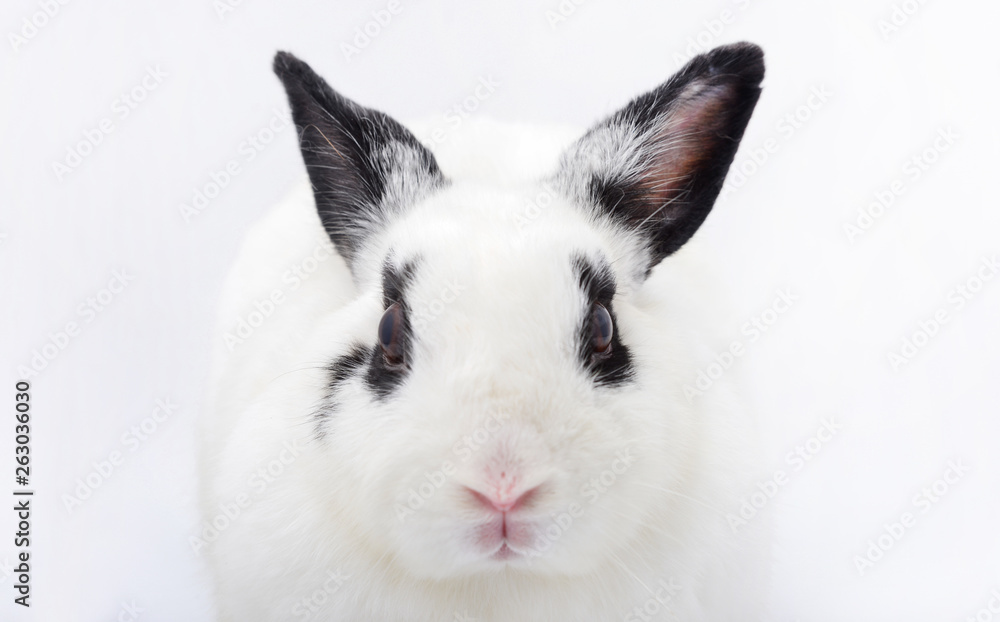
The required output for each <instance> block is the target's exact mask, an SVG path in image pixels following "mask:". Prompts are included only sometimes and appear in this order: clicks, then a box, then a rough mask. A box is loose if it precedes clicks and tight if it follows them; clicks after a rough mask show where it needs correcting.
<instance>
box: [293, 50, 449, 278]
mask: <svg viewBox="0 0 1000 622" xmlns="http://www.w3.org/2000/svg"><path fill="white" fill-rule="evenodd" d="M274 72H275V73H276V74H278V78H280V79H281V82H282V83H283V84H284V85H285V91H286V92H287V94H288V102H289V104H291V108H292V118H293V119H294V121H295V127H296V128H297V129H298V134H299V146H300V147H301V150H302V158H303V159H304V160H305V163H306V169H307V170H308V171H309V179H310V180H311V181H312V186H313V192H314V194H315V197H316V208H317V210H318V211H319V216H320V219H321V220H322V222H323V226H324V227H325V228H326V231H327V233H328V234H329V235H330V239H331V240H333V243H334V245H335V246H336V247H337V250H338V252H339V253H340V254H341V255H342V256H343V257H344V259H345V260H346V261H347V263H348V265H352V264H353V260H354V259H355V258H356V257H357V255H358V253H359V251H360V250H361V248H362V247H363V245H364V243H365V240H366V239H367V238H368V237H369V236H370V235H371V234H372V233H374V232H376V231H378V230H379V229H380V228H381V227H383V226H384V225H385V224H386V222H387V220H388V219H390V218H391V217H392V216H393V215H394V214H396V213H398V212H399V211H400V210H402V209H403V208H405V207H406V206H407V205H409V204H410V203H412V202H414V201H416V200H417V199H419V198H420V197H421V196H423V195H424V194H425V193H427V192H428V191H430V190H432V189H434V188H436V187H438V186H439V185H441V184H442V183H443V182H444V178H443V176H442V175H441V171H440V169H438V165H437V162H436V161H435V160H434V156H433V155H431V153H430V152H429V151H428V150H427V149H425V148H424V147H423V146H422V145H421V144H420V142H419V141H417V139H416V138H415V137H414V136H413V134H411V133H410V132H409V131H407V130H406V128H404V127H403V126H402V125H400V124H399V123H397V122H396V121H395V120H393V119H392V118H390V117H389V116H388V115H386V114H383V113H381V112H378V111H376V110H370V109H368V108H363V107H361V106H359V105H358V104H356V103H354V102H352V101H351V100H349V99H347V98H345V97H343V96H341V95H340V94H339V93H337V92H335V91H334V90H333V89H331V88H330V86H329V85H328V84H327V83H326V82H325V81H324V80H323V78H321V77H319V76H318V75H317V74H316V72H314V71H313V70H312V68H311V67H309V65H307V64H305V63H304V62H302V61H301V60H299V59H298V58H296V57H295V56H293V55H291V54H289V53H288V52H278V54H277V55H276V56H275V57H274Z"/></svg>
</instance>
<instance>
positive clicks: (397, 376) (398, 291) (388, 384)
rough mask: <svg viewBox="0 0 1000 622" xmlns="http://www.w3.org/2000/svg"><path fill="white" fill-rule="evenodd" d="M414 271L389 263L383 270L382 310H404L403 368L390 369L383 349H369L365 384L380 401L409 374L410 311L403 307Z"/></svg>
mask: <svg viewBox="0 0 1000 622" xmlns="http://www.w3.org/2000/svg"><path fill="white" fill-rule="evenodd" d="M415 270H416V266H415V264H414V263H413V262H412V261H411V262H407V263H404V264H403V265H402V266H401V267H398V268H397V267H396V266H394V265H393V264H392V263H390V262H389V261H386V263H385V265H384V266H382V308H383V309H388V308H389V305H391V304H393V303H397V302H398V303H399V304H400V305H401V306H402V307H403V324H402V327H401V330H402V331H403V332H402V335H401V337H400V339H401V341H400V345H401V346H402V352H403V361H404V363H403V365H402V366H393V365H389V363H388V362H387V361H386V360H385V355H384V354H383V353H382V348H381V347H380V346H379V344H378V343H376V344H375V346H374V347H373V348H372V349H371V354H370V355H369V359H370V361H371V362H370V364H369V365H368V373H367V374H366V376H365V381H366V382H367V383H368V387H369V388H370V389H371V390H372V393H374V394H375V396H376V397H378V398H379V399H385V398H387V397H388V396H389V395H390V394H391V393H392V391H393V390H394V389H395V388H396V387H398V386H399V385H400V384H402V383H403V380H404V379H405V378H406V376H407V375H408V373H409V371H410V357H411V356H412V355H413V344H412V341H413V333H412V329H411V325H410V317H409V316H410V307H409V305H408V304H407V303H406V288H407V286H408V285H409V284H410V281H412V280H413V274H414V272H415Z"/></svg>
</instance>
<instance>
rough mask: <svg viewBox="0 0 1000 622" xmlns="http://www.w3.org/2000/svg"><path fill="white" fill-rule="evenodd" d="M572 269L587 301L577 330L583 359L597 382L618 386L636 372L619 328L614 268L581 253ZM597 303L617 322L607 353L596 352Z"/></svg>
mask: <svg viewBox="0 0 1000 622" xmlns="http://www.w3.org/2000/svg"><path fill="white" fill-rule="evenodd" d="M573 270H574V271H575V272H576V275H577V278H578V279H579V281H580V289H581V290H583V293H584V296H585V298H586V300H587V306H586V308H585V309H584V313H583V317H582V318H581V320H580V326H579V328H578V329H577V335H578V339H577V341H578V350H577V351H578V353H579V357H580V362H581V364H582V365H583V366H584V368H585V369H586V370H587V371H589V372H590V374H591V375H592V376H593V378H594V382H595V383H597V384H599V385H602V386H606V387H615V386H619V385H621V384H624V383H626V382H629V381H630V380H632V378H633V376H634V375H635V372H634V370H633V368H632V357H631V355H630V354H629V350H628V348H627V347H626V346H625V344H624V343H622V341H621V337H620V335H619V330H618V318H617V317H616V316H615V310H614V306H613V299H614V297H615V291H616V284H615V278H614V274H613V273H612V272H611V268H610V267H609V266H608V265H607V264H606V263H604V262H600V263H595V262H593V261H592V260H590V259H588V258H587V257H584V256H582V255H580V256H577V257H574V259H573ZM595 302H599V303H601V304H602V305H604V307H605V308H606V309H607V310H608V313H609V314H610V315H611V321H612V322H613V324H614V332H613V333H612V337H611V349H610V351H609V352H608V353H606V354H595V353H594V348H593V343H592V342H591V321H592V318H591V313H592V308H593V305H594V303H595Z"/></svg>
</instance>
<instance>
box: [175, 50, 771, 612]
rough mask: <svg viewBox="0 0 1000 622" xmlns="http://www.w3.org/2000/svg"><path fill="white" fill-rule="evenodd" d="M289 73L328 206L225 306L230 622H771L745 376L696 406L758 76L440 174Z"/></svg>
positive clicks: (745, 62)
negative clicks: (718, 243)
mask: <svg viewBox="0 0 1000 622" xmlns="http://www.w3.org/2000/svg"><path fill="white" fill-rule="evenodd" d="M274 71H275V72H276V74H277V76H278V77H279V78H280V81H281V82H282V84H283V85H284V88H285V90H286V92H287V96H288V100H289V103H290V107H291V113H292V118H293V120H294V122H295V126H296V128H297V131H298V134H299V144H300V147H301V155H302V158H303V159H304V162H305V165H306V171H307V174H308V182H309V183H305V182H304V181H303V183H302V184H301V186H300V187H299V188H298V189H297V190H296V191H295V192H293V193H292V195H291V196H290V197H289V198H288V199H287V200H286V201H284V202H283V203H281V204H280V205H279V206H278V207H276V208H275V209H274V211H273V212H271V213H270V214H268V215H267V216H265V218H264V219H263V220H262V221H261V222H260V223H259V224H257V225H256V226H254V227H253V229H252V230H251V231H250V233H249V234H248V236H247V238H246V240H245V242H244V244H243V247H242V250H241V251H240V253H239V257H238V258H237V261H236V264H235V267H234V268H233V271H232V273H231V275H230V277H229V280H228V282H227V284H226V286H225V289H224V291H223V292H222V296H221V303H220V310H219V327H220V328H219V335H220V336H219V339H218V340H217V341H216V347H217V351H216V353H215V355H216V364H215V371H214V372H213V375H212V379H211V389H210V396H209V402H208V408H207V409H206V412H205V414H204V416H203V417H202V419H201V422H200V426H201V427H200V444H201V447H200V457H199V459H200V470H201V473H202V474H203V475H202V477H201V482H200V486H201V490H200V496H201V507H202V521H201V523H200V525H199V526H198V527H197V529H195V530H193V532H192V535H191V537H190V538H189V542H190V544H191V546H192V548H193V550H194V551H195V552H196V553H197V554H198V555H199V556H201V557H203V558H205V559H206V560H207V561H208V567H209V568H210V572H211V575H212V577H213V582H214V590H215V596H216V606H217V609H218V617H219V619H221V620H226V621H240V622H246V621H251V620H329V621H333V620H335V621H337V622H351V621H372V620H378V621H408V622H409V621H412V622H418V621H419V622H427V621H432V620H433V621H435V622H441V621H455V620H459V621H461V620H468V621H472V620H475V621H482V622H487V621H489V622H503V621H512V622H529V621H545V622H553V621H562V620H567V621H583V620H585V621H605V620H607V621H611V620H626V621H637V620H684V621H692V620H740V621H741V622H747V621H750V620H759V619H763V618H762V616H764V615H765V612H764V609H765V600H766V599H765V598H764V596H765V593H766V591H767V589H768V588H767V583H768V579H767V574H768V571H767V570H768V565H769V564H768V559H769V557H768V556H769V544H768V542H769V537H768V535H767V534H768V527H767V525H768V521H767V520H765V519H764V518H759V519H754V520H750V521H742V522H743V523H745V525H741V527H740V528H739V529H737V528H735V526H734V524H733V521H732V517H733V514H734V512H736V511H737V508H738V507H739V504H740V501H741V499H742V498H743V497H744V496H745V495H747V494H749V493H751V492H754V489H753V485H754V481H753V478H752V474H753V473H755V472H756V471H755V469H756V468H758V466H759V465H756V464H755V460H756V459H757V458H756V456H757V453H756V452H757V449H756V445H755V441H754V440H753V439H754V423H753V420H752V416H751V414H750V412H749V409H748V408H746V407H745V406H744V405H743V404H744V401H743V399H742V398H741V397H740V390H739V387H738V381H737V380H736V378H737V376H735V375H730V374H726V375H724V376H723V377H721V378H719V379H718V380H717V381H716V382H715V383H714V385H713V386H712V387H711V390H708V391H704V393H703V394H702V395H696V396H692V394H691V392H690V387H687V385H688V384H689V383H690V381H691V379H692V378H693V376H694V375H695V373H696V372H697V369H698V366H699V364H700V363H702V362H704V361H705V360H707V359H706V357H707V356H710V353H711V352H712V351H713V348H717V347H718V345H719V342H718V341H717V340H714V339H713V338H712V337H711V336H710V333H711V331H712V330H713V327H712V324H713V321H712V320H711V318H712V317H713V314H716V313H717V312H718V311H719V308H718V305H719V304H720V303H718V302H717V300H718V299H721V298H718V299H717V298H716V296H722V294H721V293H719V292H715V293H713V290H714V289H718V288H714V286H713V285H712V284H711V273H712V269H711V268H710V266H711V262H710V261H708V259H707V258H705V257H703V256H701V255H700V254H699V253H698V246H697V244H696V242H692V243H691V244H688V241H689V240H690V239H691V238H692V236H693V235H694V233H695V231H696V230H698V228H699V227H700V226H701V224H702V223H703V221H704V220H705V219H706V217H707V216H708V214H709V211H710V210H711V208H712V206H713V204H714V202H715V199H716V197H717V196H718V194H719V192H720V189H721V187H722V183H723V181H724V178H725V176H726V173H727V171H728V169H729V166H730V164H731V162H732V161H733V158H734V157H735V154H736V151H737V147H738V145H739V143H740V140H741V138H742V136H743V133H744V130H745V128H746V126H747V124H748V122H749V119H750V116H751V114H752V112H753V110H754V107H755V106H756V103H757V100H758V98H759V96H760V93H761V88H760V84H761V81H762V80H763V75H764V64H763V52H762V51H761V49H760V48H759V47H757V46H756V45H753V44H749V43H737V44H732V45H726V46H723V47H718V48H716V49H714V50H712V51H710V52H708V53H705V54H702V55H699V56H696V57H694V58H693V59H691V60H690V61H689V62H688V63H687V64H686V65H685V66H684V67H683V68H682V69H680V70H679V71H678V72H677V73H676V74H675V75H674V76H673V77H671V78H670V79H669V80H668V81H666V82H665V83H663V84H662V85H660V86H658V87H656V88H655V89H653V90H652V91H650V92H648V93H645V94H643V95H641V96H639V97H637V98H635V99H634V100H633V101H631V102H630V103H628V104H627V105H626V106H624V107H623V108H621V109H620V110H618V111H617V112H615V113H614V114H612V115H610V116H609V117H608V118H606V119H604V120H602V121H600V122H598V123H597V124H595V125H594V126H593V127H592V128H590V129H589V131H586V132H585V133H582V134H580V133H572V132H571V130H569V129H567V128H548V129H546V128H534V127H530V126H519V125H504V124H499V123H496V122H489V121H478V120H476V119H467V120H465V122H464V125H463V126H462V127H460V128H457V129H456V131H455V133H454V135H452V136H448V137H446V139H445V140H443V141H440V144H437V145H435V147H434V152H432V150H431V149H430V148H428V147H426V146H425V144H424V143H423V142H421V140H419V139H418V138H417V136H416V134H415V133H414V132H415V131H416V130H411V129H407V128H406V127H404V126H403V125H401V124H400V123H399V122H397V121H395V120H394V119H392V118H391V117H389V116H387V115H386V114H384V113H382V112H378V111H375V110H371V109H367V108H364V107H362V106H360V105H359V104H356V103H354V102H353V101H351V100H349V99H347V98H345V97H343V96H342V95H340V94H339V93H337V92H335V91H334V90H333V89H331V88H330V87H329V86H328V85H327V83H326V82H325V81H324V80H323V78H321V77H320V76H319V75H317V74H316V73H315V72H314V71H313V70H312V69H311V68H310V67H309V66H308V65H307V64H306V63H304V62H303V61H301V60H299V59H298V58H296V57H295V56H293V55H292V54H290V53H287V52H279V53H278V54H277V55H276V57H275V59H274ZM417 133H419V132H417ZM682 247H683V248H682Z"/></svg>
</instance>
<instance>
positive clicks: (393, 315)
mask: <svg viewBox="0 0 1000 622" xmlns="http://www.w3.org/2000/svg"><path fill="white" fill-rule="evenodd" d="M378 344H379V346H380V347H381V348H382V354H383V355H384V356H385V361H386V363H388V364H389V365H391V366H393V367H397V366H401V365H402V364H403V362H404V361H403V306H402V305H401V304H399V303H398V302H394V303H392V304H391V305H389V308H388V309H386V310H385V313H383V314H382V319H381V320H380V321H379V323H378Z"/></svg>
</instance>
